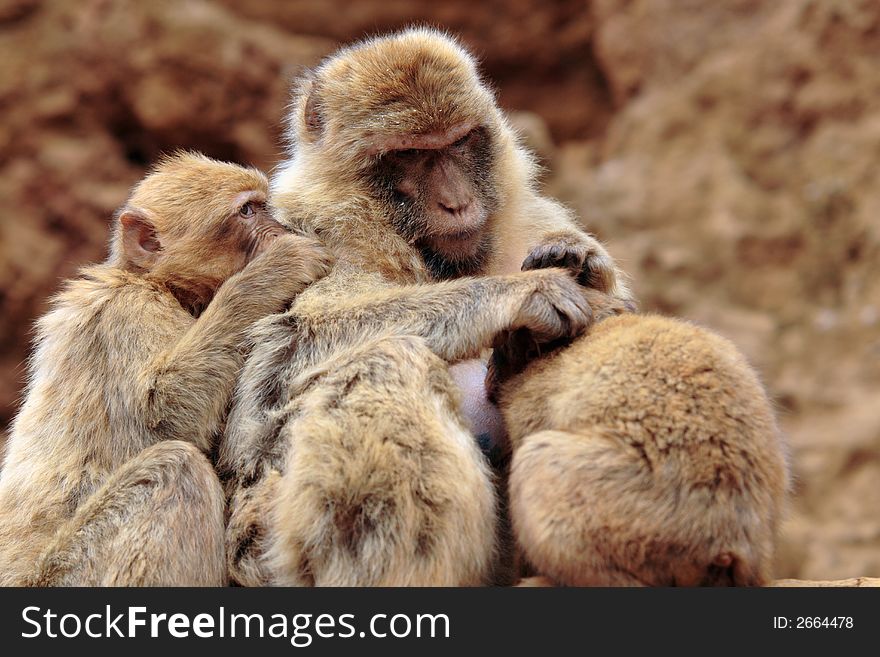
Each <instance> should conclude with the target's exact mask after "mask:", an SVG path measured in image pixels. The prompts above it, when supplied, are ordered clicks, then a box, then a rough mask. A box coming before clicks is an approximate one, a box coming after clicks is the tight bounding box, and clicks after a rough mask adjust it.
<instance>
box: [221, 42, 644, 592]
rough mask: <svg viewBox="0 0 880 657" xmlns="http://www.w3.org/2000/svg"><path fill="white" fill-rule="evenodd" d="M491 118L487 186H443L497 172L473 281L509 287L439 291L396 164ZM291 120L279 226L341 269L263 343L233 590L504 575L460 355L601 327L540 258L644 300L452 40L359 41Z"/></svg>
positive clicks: (233, 425)
mask: <svg viewBox="0 0 880 657" xmlns="http://www.w3.org/2000/svg"><path fill="white" fill-rule="evenodd" d="M474 124H479V130H480V131H481V139H483V143H482V144H481V145H482V146H486V148H487V150H486V152H485V153H482V155H483V156H484V158H483V159H484V161H487V162H489V166H488V168H487V169H485V170H479V171H471V172H470V175H471V176H472V177H471V178H470V179H468V178H465V177H462V175H460V174H461V172H460V171H455V170H444V171H442V172H439V173H438V172H437V171H433V172H432V173H431V175H434V176H435V178H436V177H437V176H439V178H440V179H441V180H442V179H445V180H447V182H450V181H451V182H450V185H452V187H454V191H457V192H460V193H461V194H467V193H468V185H469V184H471V185H472V186H473V187H475V188H477V187H479V185H478V184H477V183H478V182H480V181H482V182H485V181H486V180H489V181H497V188H495V187H493V188H492V189H484V190H483V191H484V194H485V199H486V203H485V207H484V208H483V209H486V210H488V212H487V213H480V214H478V215H477V218H478V219H479V221H480V222H481V224H480V226H481V228H480V230H481V234H485V231H483V228H485V229H486V230H488V231H490V237H491V243H492V248H491V249H490V250H489V252H488V259H487V260H485V261H479V262H476V261H475V264H474V263H470V264H473V266H472V267H471V268H470V270H468V272H467V273H470V274H481V275H482V274H494V273H498V274H500V273H502V272H505V273H508V274H509V275H506V276H488V277H486V278H477V279H474V278H467V277H459V278H458V280H454V281H447V282H442V283H437V282H434V281H435V280H436V278H437V274H436V271H434V270H432V269H431V267H430V266H428V264H426V260H425V252H424V249H423V248H422V247H421V246H420V242H419V240H420V239H421V238H423V237H425V235H426V234H430V232H431V230H432V228H433V227H432V225H430V221H427V220H426V216H427V215H425V216H413V219H414V220H417V221H421V222H422V224H424V225H421V226H420V229H423V230H424V231H426V232H425V234H418V232H417V231H416V230H415V226H414V225H403V226H401V225H399V224H396V223H395V222H394V220H393V218H394V212H395V209H394V207H393V205H392V204H391V201H390V200H389V196H388V194H390V193H391V191H392V190H391V189H390V187H389V185H391V184H392V183H390V182H389V181H388V180H387V179H386V178H383V176H382V174H381V167H382V166H383V162H386V159H387V157H388V156H389V152H390V150H389V149H391V150H393V149H392V146H393V147H394V148H396V149H403V150H406V149H407V148H409V146H408V144H415V145H417V146H419V147H422V146H427V147H429V148H434V147H435V146H436V147H437V148H440V147H441V146H443V145H444V144H447V142H451V143H452V145H453V146H454V143H455V142H457V140H458V139H459V138H461V137H462V136H465V137H466V136H467V134H468V133H467V130H470V129H471V128H470V126H472V125H474ZM462 126H465V127H464V128H463V127H462ZM289 128H290V129H289V134H290V139H291V150H290V157H289V159H288V161H286V162H285V163H284V164H283V165H282V166H281V167H280V169H279V172H278V174H277V175H276V177H275V178H274V179H273V184H272V189H273V203H274V204H275V205H276V206H277V213H276V214H277V216H278V217H279V219H280V220H281V221H282V222H283V223H285V224H286V225H288V226H290V227H292V228H295V229H297V230H299V231H302V232H305V233H307V234H314V235H315V236H317V237H318V238H320V239H321V240H322V241H323V242H324V243H326V244H327V245H328V247H329V248H331V249H332V250H333V251H334V254H335V255H336V257H337V259H338V263H337V266H336V267H335V268H334V270H333V272H331V274H330V275H329V276H328V277H327V278H325V279H323V280H322V281H319V282H318V283H316V284H315V285H313V286H312V287H310V288H309V289H308V290H306V291H305V292H304V293H303V294H302V295H300V296H299V297H298V299H297V301H296V302H295V303H294V305H293V306H292V308H291V310H290V311H289V312H288V313H285V314H283V315H279V316H277V317H273V318H267V319H266V320H263V321H261V322H259V323H258V324H257V325H256V327H255V329H254V331H253V333H252V341H253V343H254V349H253V351H252V353H251V355H250V357H249V359H248V362H247V365H246V367H245V369H244V371H243V373H242V376H241V381H240V385H239V388H238V390H237V392H236V395H235V402H234V405H233V408H232V411H231V413H230V417H229V422H228V425H227V433H226V436H225V438H224V440H223V443H222V449H221V467H222V469H223V474H224V477H225V478H226V479H227V491H228V494H229V498H230V521H229V528H228V537H227V541H228V542H227V554H228V556H229V562H230V573H231V577H232V579H233V580H234V581H235V582H238V583H241V584H248V585H258V584H267V583H280V584H295V585H442V584H447V585H473V584H481V583H486V582H488V581H490V580H491V578H492V576H493V572H492V569H493V568H494V547H493V546H494V543H495V534H496V519H497V516H496V503H495V499H494V492H493V482H492V479H491V476H490V474H489V471H488V468H487V465H486V463H485V459H484V458H483V457H482V455H481V454H480V453H479V451H478V449H477V447H476V444H475V441H474V440H473V438H472V436H471V434H470V431H469V428H470V427H469V424H468V422H467V420H466V418H464V417H463V416H462V413H461V408H460V406H461V405H460V397H459V393H458V391H457V388H456V386H455V385H454V382H453V381H452V379H451V377H450V375H449V371H448V364H449V363H456V362H459V361H462V360H464V359H469V358H475V357H477V356H479V355H480V354H481V352H482V351H483V350H485V349H486V348H488V347H490V346H491V345H492V343H493V341H494V340H495V339H496V337H497V336H498V335H499V334H501V333H504V332H506V331H510V330H515V329H517V328H523V329H527V330H528V331H529V332H530V334H531V335H533V336H535V338H536V339H538V340H542V341H543V340H555V339H558V338H561V337H570V336H572V335H575V334H577V333H578V332H580V331H581V330H583V328H584V327H585V326H586V325H587V324H588V322H589V316H590V309H589V305H588V304H587V302H586V296H585V295H584V291H583V288H581V287H580V286H579V285H577V284H576V282H575V281H574V280H573V277H572V276H570V275H569V274H567V273H566V272H564V271H562V270H560V269H548V270H546V271H540V272H539V271H535V272H521V273H520V272H519V270H520V264H521V263H522V261H523V259H524V258H526V257H527V256H529V255H530V254H532V253H533V251H534V249H535V248H538V247H540V249H545V247H548V245H551V246H552V245H557V244H558V243H559V242H560V241H561V240H562V241H564V243H565V245H567V246H570V247H571V248H568V249H567V250H565V249H562V250H560V251H559V253H557V254H556V256H555V257H554V258H552V259H550V260H552V262H551V261H549V260H547V259H545V260H546V261H545V262H544V264H560V265H563V266H565V267H568V268H569V269H573V270H576V273H578V274H583V273H584V272H586V276H587V278H588V279H589V281H588V282H590V283H594V284H596V285H599V286H601V287H602V288H603V289H607V290H609V291H611V292H613V293H615V294H619V295H621V296H624V297H627V296H628V293H627V292H626V289H625V286H624V285H623V282H622V280H621V278H620V276H619V274H618V272H617V270H616V268H615V267H614V265H613V262H612V261H611V259H610V258H609V257H608V256H607V253H606V252H605V251H604V249H603V248H602V247H601V246H600V245H599V244H598V243H597V242H596V241H595V240H594V239H593V238H591V237H589V236H587V235H586V234H584V233H582V232H581V231H579V230H578V229H577V228H575V226H574V223H573V221H572V220H571V217H570V215H569V214H568V213H567V212H566V211H564V210H563V209H562V208H561V207H560V206H558V205H557V204H555V203H553V202H552V201H549V200H547V199H544V198H542V197H540V196H539V195H538V194H537V192H536V191H535V185H534V182H533V177H534V164H533V161H532V159H531V157H530V156H529V155H528V154H527V153H526V152H525V151H524V150H523V149H521V148H520V147H519V146H518V144H517V142H516V138H515V136H514V134H513V132H512V131H511V129H510V127H509V126H508V124H507V122H506V120H505V118H504V117H503V115H502V114H501V112H500V111H499V110H498V108H497V106H496V105H495V101H494V99H493V97H492V94H491V93H490V92H489V90H488V88H487V87H486V85H485V84H484V83H482V82H481V81H480V79H479V76H478V74H477V72H476V65H475V63H474V61H473V58H472V57H471V56H470V55H469V54H468V53H467V52H466V51H464V50H463V49H462V48H461V47H460V46H459V45H458V44H457V43H455V42H454V41H453V40H452V39H450V38H448V37H446V36H443V35H441V34H439V33H437V32H434V31H431V30H409V31H406V32H403V33H401V34H396V35H392V36H390V37H385V38H379V39H373V40H369V41H366V42H363V43H361V44H358V45H355V46H353V47H351V48H347V49H343V50H342V51H340V52H339V53H337V54H336V55H334V56H332V57H330V58H329V59H328V60H327V61H326V62H324V63H323V64H322V65H321V66H320V67H319V68H318V69H317V70H316V71H314V72H313V73H312V74H310V75H308V76H306V77H305V78H304V79H303V80H301V81H300V84H299V85H298V87H297V91H296V97H295V100H294V103H293V106H292V110H291V114H290V126H289ZM447 145H448V144H447ZM489 145H490V146H489ZM403 156H404V157H405V156H406V155H405V154H404V155H403ZM444 176H445V178H444ZM453 183H454V184H453ZM408 189H410V190H411V191H412V190H413V189H415V191H416V192H418V191H419V190H418V188H413V187H412V186H410V187H409V188H408ZM462 190H463V191H462ZM435 191H437V193H438V194H443V193H446V192H448V191H449V189H445V188H440V189H439V191H438V190H435ZM428 209H429V210H431V209H430V208H428ZM431 211H432V212H434V213H435V214H438V213H437V211H436V208H434V209H433V210H431ZM439 214H442V213H439ZM457 214H458V213H457V212H449V215H450V221H454V220H455V217H452V215H456V216H457ZM462 214H463V213H462ZM484 214H485V216H484ZM542 233H543V234H544V235H543V236H544V237H546V238H547V239H542ZM463 246H467V245H463ZM540 249H539V252H538V253H536V254H535V255H539V256H543V255H546V253H545V251H542V250H540ZM452 255H453V256H454V255H455V254H454V253H452ZM514 261H516V264H515V266H514V265H513V264H511V263H513V262H514ZM477 265H478V266H477ZM512 272H517V273H512Z"/></svg>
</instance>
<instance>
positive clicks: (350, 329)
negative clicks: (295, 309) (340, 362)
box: [306, 270, 559, 361]
mask: <svg viewBox="0 0 880 657" xmlns="http://www.w3.org/2000/svg"><path fill="white" fill-rule="evenodd" d="M558 278H559V272H553V271H549V270H545V271H534V272H524V273H521V274H513V275H509V276H492V277H484V278H478V279H460V280H457V281H449V282H444V283H437V284H431V285H423V286H413V287H404V288H397V289H392V290H388V291H387V292H383V293H382V295H381V296H379V295H370V296H369V297H366V298H364V299H353V300H351V301H349V302H348V303H346V305H345V306H344V307H341V308H337V309H334V310H330V311H329V312H327V311H322V312H320V313H318V312H315V313H313V314H312V313H310V314H309V315H308V317H307V318H306V319H307V321H306V323H307V325H308V333H309V337H308V339H310V340H312V341H317V342H318V343H319V344H317V345H315V346H317V347H318V348H319V349H320V348H321V347H322V345H320V342H325V341H326V344H339V343H343V344H347V343H351V342H352V341H355V340H357V341H362V340H363V339H364V338H365V337H367V336H370V335H376V336H378V335H383V334H384V335H387V334H396V335H415V336H419V337H421V338H424V339H425V340H426V342H427V344H428V346H429V347H430V348H431V350H432V351H434V353H436V354H437V355H438V356H440V357H441V358H443V359H445V360H448V361H458V360H463V359H466V358H472V357H476V356H478V355H479V354H480V352H481V351H482V350H483V349H485V348H486V347H490V346H491V345H492V341H493V340H494V338H495V336H496V335H498V334H499V333H501V332H502V331H506V330H509V329H512V328H516V326H515V323H516V320H517V317H518V314H519V312H520V309H521V308H522V306H523V304H524V303H525V302H526V301H527V300H528V299H529V298H530V297H531V296H532V295H534V294H536V293H539V292H541V291H543V290H544V288H545V287H547V285H550V284H552V280H558ZM377 297H378V298H377Z"/></svg>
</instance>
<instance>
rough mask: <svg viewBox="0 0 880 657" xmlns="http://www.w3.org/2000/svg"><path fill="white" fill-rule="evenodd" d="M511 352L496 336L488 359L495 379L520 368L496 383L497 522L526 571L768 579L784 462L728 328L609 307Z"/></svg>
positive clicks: (625, 577) (635, 581)
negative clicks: (503, 452) (507, 466)
mask: <svg viewBox="0 0 880 657" xmlns="http://www.w3.org/2000/svg"><path fill="white" fill-rule="evenodd" d="M593 307H594V309H595V310H596V311H597V315H599V316H602V315H604V314H605V313H604V312H603V311H601V310H600V309H599V304H598V303H596V302H594V303H593ZM618 311H619V309H617V310H614V311H613V312H611V313H608V314H611V315H614V314H615V313H616V312H618ZM514 349H516V348H514ZM516 356H517V354H516V353H514V354H513V355H511V352H510V351H509V349H508V348H507V347H505V348H501V349H499V350H498V351H497V352H496V355H495V357H494V358H495V359H496V362H495V363H493V365H495V366H496V373H497V371H498V370H500V371H501V372H502V374H501V376H502V379H503V378H505V375H504V374H503V372H504V371H507V372H508V373H509V372H516V370H521V371H520V372H519V373H513V374H511V375H509V376H507V377H506V380H504V381H502V383H501V385H500V388H499V389H498V392H497V395H498V397H499V399H500V405H501V409H502V413H503V415H504V417H505V420H506V423H507V428H508V431H509V436H510V445H511V449H512V452H513V462H512V468H511V474H510V511H511V515H512V523H513V528H514V532H515V535H516V538H517V541H518V544H519V546H520V547H521V549H522V551H523V552H524V554H525V556H526V558H527V559H528V561H529V562H530V563H531V565H532V566H534V567H535V568H536V569H537V571H538V572H539V573H541V574H543V575H547V576H550V577H551V578H553V579H554V580H555V581H557V582H558V583H562V584H567V585H576V586H577V585H580V586H583V585H598V586H610V585H629V586H632V585H655V586H657V585H660V586H671V585H710V584H714V585H718V584H726V585H760V584H764V583H766V582H767V581H768V579H769V577H770V568H771V564H772V559H773V553H774V547H775V541H776V533H777V529H778V526H779V522H780V517H781V515H782V513H783V510H784V507H785V503H786V496H787V493H788V487H789V475H788V468H787V463H786V458H785V450H784V446H783V443H782V440H781V437H780V433H779V429H778V428H777V425H776V421H775V418H774V415H773V412H772V409H771V406H770V403H769V401H768V399H767V396H766V394H765V392H764V388H763V386H762V385H761V383H760V382H759V381H758V378H757V376H756V375H755V373H754V372H753V371H752V369H751V368H750V367H749V366H748V364H747V363H746V362H745V359H744V358H743V357H742V356H741V355H740V354H739V352H738V351H737V350H736V348H735V347H734V346H733V345H732V344H731V343H730V342H728V341H727V340H725V339H723V338H721V337H719V336H718V335H716V334H714V333H712V332H710V331H707V330H705V329H702V328H698V327H696V326H694V325H691V324H688V323H685V322H681V321H677V320H673V319H668V318H664V317H658V316H649V315H645V316H639V315H631V314H624V315H621V316H611V317H609V318H608V319H604V320H603V321H599V322H597V323H596V324H594V326H593V327H592V329H591V330H590V332H589V333H588V334H587V335H585V336H582V337H580V338H578V339H577V340H575V342H574V343H572V344H571V345H570V346H568V347H565V348H562V349H559V350H556V351H554V352H552V353H551V354H548V355H544V356H542V357H538V358H536V359H534V360H532V361H531V362H530V363H528V364H525V365H524V366H522V365H514V366H513V367H511V363H510V360H511V359H512V358H516ZM560 382H564V385H560Z"/></svg>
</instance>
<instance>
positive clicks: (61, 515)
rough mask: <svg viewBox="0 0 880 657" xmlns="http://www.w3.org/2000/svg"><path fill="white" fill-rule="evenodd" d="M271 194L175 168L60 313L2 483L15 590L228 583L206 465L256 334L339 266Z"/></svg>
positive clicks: (1, 529)
mask: <svg viewBox="0 0 880 657" xmlns="http://www.w3.org/2000/svg"><path fill="white" fill-rule="evenodd" d="M267 193H268V185H267V181H266V179H265V177H264V176H263V175H262V174H261V173H259V172H258V171H255V170H253V169H245V168H242V167H238V166H235V165H231V164H225V163H221V162H217V161H214V160H211V159H208V158H206V157H204V156H200V155H195V154H178V155H175V156H173V157H169V158H167V159H165V160H164V161H162V162H161V163H160V164H159V165H158V166H157V167H156V168H155V170H154V171H153V172H152V173H151V174H150V175H148V176H147V177H146V178H145V179H144V180H143V181H141V182H140V183H139V184H138V185H137V186H136V187H135V188H134V190H133V191H132V194H131V197H130V198H129V199H128V202H127V203H126V204H125V206H124V207H123V208H122V210H121V211H120V213H119V215H118V218H117V221H116V223H115V227H114V233H113V237H112V240H111V252H110V256H109V257H108V259H107V260H106V262H104V263H102V264H99V265H95V266H90V267H86V268H84V269H83V270H82V271H81V272H80V275H79V277H78V278H76V279H73V280H71V281H68V282H67V284H66V285H65V287H64V289H63V291H62V292H61V293H60V294H58V296H57V297H56V298H55V299H54V300H53V303H52V308H51V310H50V311H49V312H48V313H47V314H46V315H45V316H43V317H42V318H41V319H40V321H39V323H38V325H37V337H36V346H35V350H34V353H33V356H32V358H31V361H30V367H29V383H28V387H27V391H26V396H25V401H24V405H23V406H22V408H21V411H20V413H19V414H18V416H17V417H16V419H15V422H14V424H13V427H12V432H11V435H10V438H9V444H8V452H7V456H6V462H5V466H4V467H3V470H2V474H0V583H2V584H4V585H127V586H143V585H175V586H180V585H221V584H224V583H225V582H226V581H227V576H226V559H225V554H224V539H223V531H224V497H223V492H222V489H221V487H220V483H219V480H218V479H217V476H216V474H215V472H214V470H213V468H212V466H211V464H210V463H209V462H208V460H207V458H206V457H205V456H204V452H206V451H208V450H209V449H210V448H211V446H212V441H213V438H214V437H215V434H216V433H217V432H218V431H219V429H220V427H221V422H222V420H223V416H224V413H225V410H226V407H227V405H228V403H229V399H230V395H231V392H232V388H233V385H234V379H235V377H236V375H237V373H238V371H239V369H240V367H241V366H242V362H243V359H244V352H243V350H242V343H243V340H244V338H245V335H246V331H247V329H248V327H249V326H250V325H251V324H252V323H253V322H254V321H255V320H257V319H259V318H261V317H264V316H265V315H268V314H270V313H274V312H278V311H280V310H283V309H284V308H285V307H286V306H287V305H288V304H289V302H290V301H291V299H293V298H294V297H295V296H296V295H297V294H298V293H299V292H300V291H301V290H302V289H303V288H304V287H305V286H306V285H308V284H309V283H311V282H312V281H313V280H315V279H317V278H319V277H320V276H322V275H323V274H325V273H326V272H327V271H328V269H329V267H330V263H331V259H330V255H329V253H328V252H326V251H325V250H324V249H323V248H322V247H320V246H319V245H318V244H316V243H315V242H314V241H312V240H309V239H306V238H302V237H296V236H294V235H289V234H286V233H287V232H288V231H286V230H285V229H284V228H283V227H282V226H281V225H280V224H278V223H277V222H275V221H274V220H273V219H272V218H271V217H270V216H269V215H268V212H267V209H266V200H267V198H266V197H267Z"/></svg>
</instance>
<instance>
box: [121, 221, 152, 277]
mask: <svg viewBox="0 0 880 657" xmlns="http://www.w3.org/2000/svg"><path fill="white" fill-rule="evenodd" d="M119 226H120V231H121V237H122V251H123V253H124V254H125V257H126V259H127V260H128V261H129V262H131V263H132V264H134V265H136V266H137V267H140V268H141V269H150V268H152V266H153V265H154V264H156V261H157V260H158V259H159V254H160V252H161V251H162V243H161V242H160V241H159V236H158V234H157V233H156V227H155V226H154V225H153V222H152V221H150V219H149V217H147V214H146V212H144V211H143V210H139V209H136V208H126V209H125V210H123V211H122V213H121V214H120V215H119Z"/></svg>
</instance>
